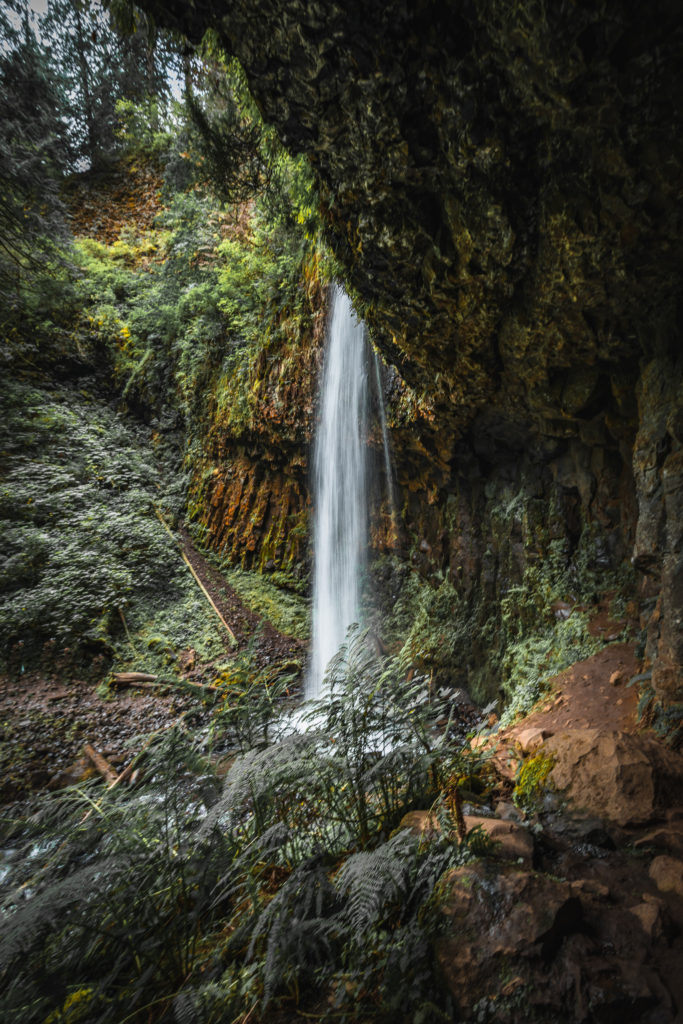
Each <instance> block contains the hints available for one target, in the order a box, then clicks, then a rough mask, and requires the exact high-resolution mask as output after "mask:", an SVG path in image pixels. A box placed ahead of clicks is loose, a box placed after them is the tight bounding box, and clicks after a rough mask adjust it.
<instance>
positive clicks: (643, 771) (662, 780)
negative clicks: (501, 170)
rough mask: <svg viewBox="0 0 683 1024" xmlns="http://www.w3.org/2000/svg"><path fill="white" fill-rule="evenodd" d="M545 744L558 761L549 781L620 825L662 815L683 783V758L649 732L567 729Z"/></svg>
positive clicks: (577, 804) (579, 803)
mask: <svg viewBox="0 0 683 1024" xmlns="http://www.w3.org/2000/svg"><path fill="white" fill-rule="evenodd" d="M545 749H546V750H547V752H548V754H549V755H551V756H552V757H553V758H554V760H555V764H554V767H553V770H552V772H551V773H550V781H551V782H552V783H553V785H554V786H555V787H556V788H557V789H558V790H561V791H563V792H564V794H565V795H566V797H567V798H568V800H569V802H570V803H572V804H574V805H575V807H576V808H581V809H582V810H584V811H587V812H588V813H589V814H591V815H597V816H599V817H602V818H606V819H608V820H609V821H613V822H615V823H616V824H618V825H622V826H623V825H637V824H644V823H646V822H648V821H650V820H651V819H652V818H653V817H656V816H657V815H658V814H660V813H662V814H663V812H664V810H665V808H666V806H667V804H669V803H670V802H671V797H672V796H673V795H674V794H678V793H680V792H681V789H682V788H683V757H681V755H680V754H675V753H674V752H673V751H671V750H669V749H668V748H667V747H665V746H664V745H663V744H662V743H660V742H658V741H657V740H656V739H655V738H654V737H652V736H649V735H646V734H640V735H632V734H630V733H623V732H602V731H601V730H600V729H568V730H566V731H565V732H563V733H559V734H558V735H556V736H553V737H552V738H551V739H549V740H548V741H547V742H546V746H545Z"/></svg>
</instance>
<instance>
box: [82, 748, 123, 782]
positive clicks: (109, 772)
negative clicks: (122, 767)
mask: <svg viewBox="0 0 683 1024" xmlns="http://www.w3.org/2000/svg"><path fill="white" fill-rule="evenodd" d="M83 753H84V754H85V756H86V757H87V758H88V760H89V761H90V762H91V763H92V764H93V765H94V766H95V768H96V769H97V771H98V772H99V773H100V775H101V776H102V777H103V778H104V779H106V780H107V782H108V783H109V784H110V785H113V784H114V782H115V781H116V779H117V777H118V775H117V772H116V770H115V769H114V768H112V766H111V765H110V764H109V761H107V759H106V757H103V756H102V754H100V753H98V752H97V751H96V750H95V748H94V747H93V746H92V745H91V744H90V743H86V744H85V746H84V747H83Z"/></svg>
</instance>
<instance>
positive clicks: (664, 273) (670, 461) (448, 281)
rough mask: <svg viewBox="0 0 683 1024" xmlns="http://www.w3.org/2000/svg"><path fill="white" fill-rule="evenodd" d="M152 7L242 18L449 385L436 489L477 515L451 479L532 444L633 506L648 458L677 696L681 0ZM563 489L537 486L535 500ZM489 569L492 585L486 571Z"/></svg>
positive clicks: (394, 316)
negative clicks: (626, 483)
mask: <svg viewBox="0 0 683 1024" xmlns="http://www.w3.org/2000/svg"><path fill="white" fill-rule="evenodd" d="M143 6H146V7H147V8H148V9H150V10H152V12H153V13H154V14H155V15H156V16H157V18H158V20H159V21H161V22H163V23H166V24H174V25H176V26H179V27H181V28H182V29H183V30H184V31H185V32H187V33H188V34H189V35H190V36H191V37H193V38H195V39H197V38H199V37H200V36H201V35H202V33H203V31H204V30H205V28H207V27H209V26H211V27H213V28H215V29H217V30H218V32H219V33H220V35H221V36H222V38H223V40H224V42H225V44H226V46H227V48H228V49H229V50H230V51H231V52H232V53H234V54H235V55H236V56H237V57H238V58H239V59H240V61H241V62H242V64H243V65H244V68H245V70H246V73H247V76H248V78H249V82H250V85H251V88H252V91H253V93H254V95H255V97H256V99H257V102H258V103H259V105H260V107H261V109H262V111H263V113H264V116H265V117H266V119H267V120H269V121H270V122H272V123H273V124H274V125H275V126H276V128H277V130H278V132H279V134H280V137H281V138H282V140H283V141H284V142H285V144H286V145H287V146H288V147H289V148H290V149H292V150H293V151H296V152H303V153H305V154H307V156H308V157H309V158H310V161H311V163H312V165H313V167H314V168H315V171H316V173H317V177H318V181H319V184H320V193H321V198H322V206H323V213H324V217H325V220H326V224H327V230H328V235H329V240H330V242H331V244H332V246H333V248H334V250H335V252H336V253H337V255H338V257H339V258H340V260H341V261H342V264H343V265H344V267H345V270H346V279H347V282H348V283H349V284H350V285H351V286H352V288H353V289H355V291H356V293H357V298H358V305H359V307H360V312H361V313H362V314H363V315H364V316H365V318H366V319H367V321H368V323H369V325H370V326H371V328H372V330H373V334H374V337H375V339H376V340H377V341H378V342H379V344H380V345H381V346H382V347H383V349H384V352H385V354H386V356H387V357H388V359H389V361H392V362H394V363H396V365H397V366H399V367H400V370H401V373H402V374H403V375H404V377H405V379H406V380H408V381H409V382H410V383H411V384H412V385H414V386H415V387H416V388H417V390H418V392H421V393H422V394H424V395H426V396H427V397H428V399H429V403H430V408H431V415H432V422H433V424H434V430H433V431H432V432H431V434H430V431H429V430H425V432H424V434H425V436H427V437H428V438H429V437H431V438H432V440H434V437H435V436H436V435H438V441H436V442H434V444H432V445H431V447H430V445H429V444H427V445H426V446H425V447H426V450H427V459H431V458H432V456H434V461H433V467H432V469H434V468H435V474H436V476H438V475H439V474H441V477H442V482H441V483H439V482H438V481H437V482H436V483H434V485H433V486H434V487H437V488H438V487H441V490H440V491H439V493H438V494H436V497H435V498H434V503H436V504H438V505H442V504H443V502H444V501H445V500H446V497H447V495H446V492H447V491H450V493H451V494H455V496H456V498H457V500H458V501H459V504H460V506H462V507H464V506H465V505H466V504H467V501H468V493H469V492H470V491H471V488H472V484H471V481H469V480H465V482H464V485H463V486H462V487H461V485H460V483H459V482H457V481H455V482H454V481H453V479H452V478H451V477H449V473H450V469H451V467H452V464H453V462H454V460H455V459H456V457H457V458H460V456H461V455H462V453H463V452H464V453H465V455H466V456H469V458H470V461H471V462H472V461H476V473H475V476H476V475H477V474H478V475H479V477H481V476H485V475H486V474H487V473H489V472H490V470H491V464H492V463H491V459H490V450H491V449H493V450H494V454H495V451H496V450H497V451H498V452H500V451H501V450H504V449H505V447H506V445H509V448H508V451H509V452H511V457H510V460H509V461H510V465H512V466H513V467H514V466H515V459H517V468H516V470H513V471H517V472H519V468H518V467H519V461H520V453H521V452H525V453H526V452H528V451H532V452H534V451H535V452H537V453H539V456H538V459H537V465H540V467H541V468H540V470H539V474H538V476H539V478H542V477H543V474H544V473H547V472H550V473H551V474H552V475H553V477H554V480H555V482H556V483H557V484H558V485H559V486H561V487H565V489H566V490H567V491H571V490H572V489H573V488H575V489H576V492H577V495H578V501H579V507H580V510H581V511H582V512H584V513H586V512H587V511H589V510H590V506H591V504H595V506H596V509H599V510H600V511H599V515H603V514H604V515H606V516H607V517H608V518H609V516H610V515H615V514H616V516H617V518H618V517H619V514H620V513H619V510H618V509H617V510H616V513H615V509H614V506H615V503H616V504H619V502H620V501H621V498H622V494H621V492H620V490H619V488H620V487H621V483H618V484H617V485H616V486H615V485H614V483H613V481H614V480H615V479H616V480H617V481H619V480H620V479H621V471H622V470H623V469H624V467H627V468H629V469H630V464H631V459H632V454H633V455H634V458H633V472H634V477H635V489H634V488H633V487H632V489H631V494H630V499H629V500H631V499H632V498H633V495H634V493H635V494H636V495H637V502H638V508H639V514H640V525H639V530H638V542H637V545H636V559H637V564H638V565H639V567H640V568H641V569H642V570H643V571H646V572H647V573H648V574H649V576H650V577H651V578H652V579H653V580H655V581H656V582H657V587H659V588H660V590H661V601H660V607H659V609H658V612H657V618H656V621H653V622H650V625H649V634H650V638H651V648H650V650H651V653H652V655H653V657H656V658H657V659H658V660H657V665H658V668H657V670H656V671H655V673H654V675H653V684H654V686H655V689H656V690H657V691H658V692H659V693H661V694H662V695H664V696H666V697H667V699H673V696H674V695H675V692H676V688H677V686H678V684H679V683H678V681H680V666H681V662H682V659H683V650H682V649H681V645H682V644H683V641H681V636H682V635H683V631H681V629H680V615H681V607H682V605H683V592H682V588H683V583H682V580H683V570H682V569H681V562H680V550H681V544H680V530H681V522H682V520H683V512H682V510H681V504H682V499H681V486H680V480H681V472H680V469H681V454H680V452H681V437H680V433H681V430H680V405H678V406H677V405H676V398H675V395H676V393H677V391H679V390H680V382H681V357H680V354H679V350H680V339H679V329H680V325H679V323H678V316H679V314H678V312H677V310H678V308H679V300H680V266H681V264H682V262H683V260H682V257H683V225H682V223H681V218H680V213H679V207H678V202H679V199H678V197H679V196H680V190H681V183H682V179H683V174H682V167H683V133H682V132H681V131H680V110H681V105H682V99H683V72H682V71H681V68H683V60H681V56H682V53H683V40H682V38H681V29H680V24H679V21H680V18H679V14H680V12H679V5H678V4H676V3H674V2H673V0H658V2H655V3H654V4H650V5H642V4H636V3H632V2H628V0H621V2H620V0H605V2H604V3H600V4H590V3H573V4H549V5H546V6H545V7H542V8H539V7H538V6H537V5H536V4H535V3H534V2H533V0H522V2H521V3H518V4H510V3H509V2H508V0H483V2H477V3H474V2H472V0H460V2H458V3H454V4H443V3H439V2H437V0H424V2H420V3H410V4H405V3H400V2H390V3H386V4H364V3H361V2H360V0H349V2H348V3H345V4H343V5H342V4H337V3H332V2H330V3H322V2H311V0H257V2H256V3H254V2H252V0H249V2H247V0H231V3H230V4H225V3H224V2H221V0H199V2H198V3H196V4H193V5H191V6H190V5H188V4H185V3H181V2H180V0H171V2H170V3H169V2H165V3H164V4H163V5H162V4H160V3H158V0H145V3H144V4H143ZM641 370H643V373H642V377H641ZM677 409H678V411H676V410H677ZM636 437H637V440H636ZM510 439H512V440H513V442H514V443H512V444H511V445H510ZM634 440H635V441H636V443H635V453H634ZM553 445H556V446H557V445H559V446H560V447H559V448H556V450H555V452H554V453H553V452H552V451H549V449H552V446H553ZM562 446H563V447H562ZM596 453H597V454H596ZM605 453H607V456H606V457H607V460H608V461H607V464H605V465H603V464H602V463H601V462H600V460H601V459H603V458H604V457H605ZM556 456H557V457H556ZM493 463H494V465H493V468H494V472H495V471H497V465H496V463H495V459H494V460H493ZM408 465H413V463H409V464H408ZM444 466H445V467H446V469H447V472H445V473H444V469H443V467H444ZM615 466H616V469H615ZM409 475H410V474H409V472H408V470H407V469H406V471H405V472H404V478H405V479H406V483H407V484H409V479H408V478H409ZM433 475H434V474H433ZM443 480H446V484H447V486H446V487H445V488H444V486H443ZM475 486H476V484H475ZM600 487H602V490H603V492H604V493H603V494H602V495H601V496H600V500H599V501H597V502H595V493H594V491H595V488H598V489H599V488H600ZM592 488H593V490H591V489H592ZM549 494H550V490H549V488H548V486H547V483H545V482H543V481H542V480H541V485H539V484H538V483H537V482H533V484H532V487H531V496H530V501H533V499H534V498H539V499H540V500H543V501H546V502H547V501H548V496H549ZM461 499H462V500H461ZM415 500H416V501H421V502H422V506H421V508H420V509H418V510H417V511H416V517H417V520H418V522H419V520H420V517H421V516H423V508H424V497H423V496H417V497H416V499H415ZM610 507H611V509H612V511H611V512H610V511H609V510H610ZM483 513H484V517H485V516H486V511H485V509H484V510H483ZM411 514H412V513H411ZM481 515H482V506H481V505H479V506H478V507H477V508H476V510H475V516H476V518H477V519H479V520H481ZM567 515H568V516H569V517H571V515H572V510H571V509H569V510H568V512H567ZM567 524H568V525H571V524H570V520H569V519H568V520H567ZM567 524H566V525H567ZM603 525H604V524H603ZM626 525H627V526H628V527H629V528H630V525H631V524H629V523H627V524H626ZM607 528H608V530H610V529H612V528H614V530H613V533H614V538H615V539H614V543H615V544H616V545H617V546H618V543H619V542H620V543H621V544H622V546H624V547H625V546H627V545H628V543H629V542H630V541H632V538H630V537H629V536H628V529H626V530H625V529H624V524H623V523H615V522H611V523H608V524H607ZM430 543H431V541H430ZM450 543H459V541H458V534H456V533H455V532H453V533H452V534H451V540H450ZM489 547H490V545H489V544H488V543H487V544H485V545H484V551H486V550H487V549H488V548H489ZM475 571H477V572H478V573H479V576H478V577H477V582H478V584H479V585H486V583H485V577H486V574H487V572H488V571H489V570H488V569H487V567H486V566H482V565H480V566H478V567H477V568H476V570H475ZM463 572H466V570H465V569H463Z"/></svg>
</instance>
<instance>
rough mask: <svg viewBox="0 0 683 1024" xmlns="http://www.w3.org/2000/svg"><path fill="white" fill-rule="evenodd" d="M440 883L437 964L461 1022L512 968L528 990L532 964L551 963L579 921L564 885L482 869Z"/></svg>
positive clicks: (480, 866)
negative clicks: (441, 929) (442, 920)
mask: <svg viewBox="0 0 683 1024" xmlns="http://www.w3.org/2000/svg"><path fill="white" fill-rule="evenodd" d="M443 884H444V886H445V888H446V890H447V892H448V895H447V898H446V901H445V903H444V905H443V908H442V913H443V914H444V916H445V917H446V918H448V920H449V922H450V924H451V928H450V929H449V933H447V935H446V937H445V938H443V939H440V940H439V941H438V942H437V945H436V952H437V959H438V962H439V965H440V967H441V969H442V971H443V974H444V977H445V979H446V982H447V984H448V985H449V987H450V989H451V991H452V992H453V994H454V996H455V998H456V1000H457V1002H458V1004H459V1009H460V1010H461V1012H463V1013H464V1014H465V1015H466V1016H467V1015H468V1013H469V1011H471V1010H472V1008H473V1006H474V1005H475V1004H476V1002H477V1001H479V1000H480V999H481V998H483V997H485V996H487V995H492V996H494V995H495V994H496V992H497V990H498V989H499V985H500V978H501V976H502V975H504V974H505V973H507V971H508V970H511V968H512V964H513V962H514V965H515V975H516V977H517V978H518V979H519V981H518V987H520V988H521V987H523V986H524V987H526V986H529V985H530V984H532V983H533V978H532V973H531V972H532V968H533V964H534V961H535V960H538V962H539V963H547V962H549V961H550V960H552V958H553V957H554V955H555V954H556V952H557V950H558V948H559V947H560V945H561V944H562V941H563V939H564V938H565V936H567V935H569V934H571V933H572V932H574V931H576V930H577V928H578V927H579V925H580V922H581V903H580V901H579V899H578V898H577V897H576V896H574V895H572V892H571V889H570V886H569V884H568V883H567V882H561V881H557V880H555V879H551V878H548V877H547V876H546V875H542V874H537V873H535V872H528V871H524V870H520V869H518V868H515V867H512V866H509V867H508V866H506V867H501V866H499V867H497V868H496V869H492V866H491V865H487V864H486V863H485V862H479V863H477V864H474V865H472V866H469V865H468V866H466V867H461V868H457V869H456V870H454V871H451V872H449V874H448V875H447V876H446V878H445V880H444V883H443Z"/></svg>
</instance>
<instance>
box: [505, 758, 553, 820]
mask: <svg viewBox="0 0 683 1024" xmlns="http://www.w3.org/2000/svg"><path fill="white" fill-rule="evenodd" d="M554 764H555V760H554V758H553V757H551V756H550V755H548V754H544V753H540V754H536V756H535V757H529V758H527V760H526V761H525V762H524V764H523V765H522V767H521V768H520V770H519V775H518V777H517V784H516V785H515V788H514V790H513V793H512V799H513V800H514V802H515V803H516V804H517V806H518V807H521V808H522V809H523V810H525V811H527V812H529V813H531V812H533V811H534V810H535V809H536V807H537V806H538V804H539V802H540V800H541V799H542V797H543V794H544V793H545V792H546V790H547V789H548V788H549V785H550V784H549V782H548V778H549V776H550V773H551V771H552V770H553V766H554Z"/></svg>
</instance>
